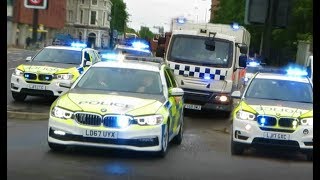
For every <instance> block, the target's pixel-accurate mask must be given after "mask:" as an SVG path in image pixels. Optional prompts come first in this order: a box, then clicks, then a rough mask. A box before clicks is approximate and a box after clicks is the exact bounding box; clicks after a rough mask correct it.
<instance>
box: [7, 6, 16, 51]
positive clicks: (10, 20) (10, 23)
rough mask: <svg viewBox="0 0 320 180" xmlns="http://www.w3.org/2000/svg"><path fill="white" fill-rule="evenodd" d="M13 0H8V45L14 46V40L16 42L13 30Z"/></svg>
mask: <svg viewBox="0 0 320 180" xmlns="http://www.w3.org/2000/svg"><path fill="white" fill-rule="evenodd" d="M12 16H13V0H7V47H8V46H12V42H14V39H13V34H15V32H13V31H12V26H13V23H14V22H13V17H12Z"/></svg>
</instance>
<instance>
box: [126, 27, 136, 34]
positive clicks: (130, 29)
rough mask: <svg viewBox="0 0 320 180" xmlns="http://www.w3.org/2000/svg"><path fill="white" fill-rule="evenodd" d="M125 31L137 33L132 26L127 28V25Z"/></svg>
mask: <svg viewBox="0 0 320 180" xmlns="http://www.w3.org/2000/svg"><path fill="white" fill-rule="evenodd" d="M126 33H135V34H137V32H136V30H134V29H133V28H129V27H127V28H126Z"/></svg>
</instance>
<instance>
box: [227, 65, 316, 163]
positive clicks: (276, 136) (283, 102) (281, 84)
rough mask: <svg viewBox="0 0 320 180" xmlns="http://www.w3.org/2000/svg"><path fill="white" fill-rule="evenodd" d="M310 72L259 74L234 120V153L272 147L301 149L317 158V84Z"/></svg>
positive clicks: (240, 104) (292, 70)
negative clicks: (314, 150) (314, 129)
mask: <svg viewBox="0 0 320 180" xmlns="http://www.w3.org/2000/svg"><path fill="white" fill-rule="evenodd" d="M305 75H307V73H306V72H301V71H298V70H297V69H288V70H287V71H286V74H281V73H279V74H276V73H261V72H260V73H257V74H256V75H254V76H253V78H252V80H251V81H250V82H249V84H248V86H247V88H246V89H245V91H244V93H243V95H242V96H241V95H240V91H235V92H233V93H232V97H234V98H240V97H241V101H240V103H239V104H238V106H237V107H236V108H235V109H234V111H233V115H232V119H233V123H232V138H231V139H232V140H231V153H232V154H237V155H239V154H242V153H243V152H244V150H245V149H246V148H248V147H252V146H253V147H260V146H261V145H262V146H264V147H266V148H269V147H271V146H277V147H283V148H286V149H292V150H298V151H301V152H304V153H306V155H307V158H308V159H309V160H312V158H313V84H312V82H311V80H310V79H309V78H308V77H306V76H305Z"/></svg>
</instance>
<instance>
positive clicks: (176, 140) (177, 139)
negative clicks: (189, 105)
mask: <svg viewBox="0 0 320 180" xmlns="http://www.w3.org/2000/svg"><path fill="white" fill-rule="evenodd" d="M181 118H182V119H181V124H180V128H179V133H178V134H177V135H176V137H174V138H173V140H172V142H173V143H174V144H177V145H180V144H181V143H182V139H183V124H184V122H183V121H184V118H183V113H182V115H181Z"/></svg>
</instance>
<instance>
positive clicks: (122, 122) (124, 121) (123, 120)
mask: <svg viewBox="0 0 320 180" xmlns="http://www.w3.org/2000/svg"><path fill="white" fill-rule="evenodd" d="M117 124H118V126H119V127H120V128H124V127H127V126H128V125H129V119H128V117H126V116H118V117H117Z"/></svg>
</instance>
